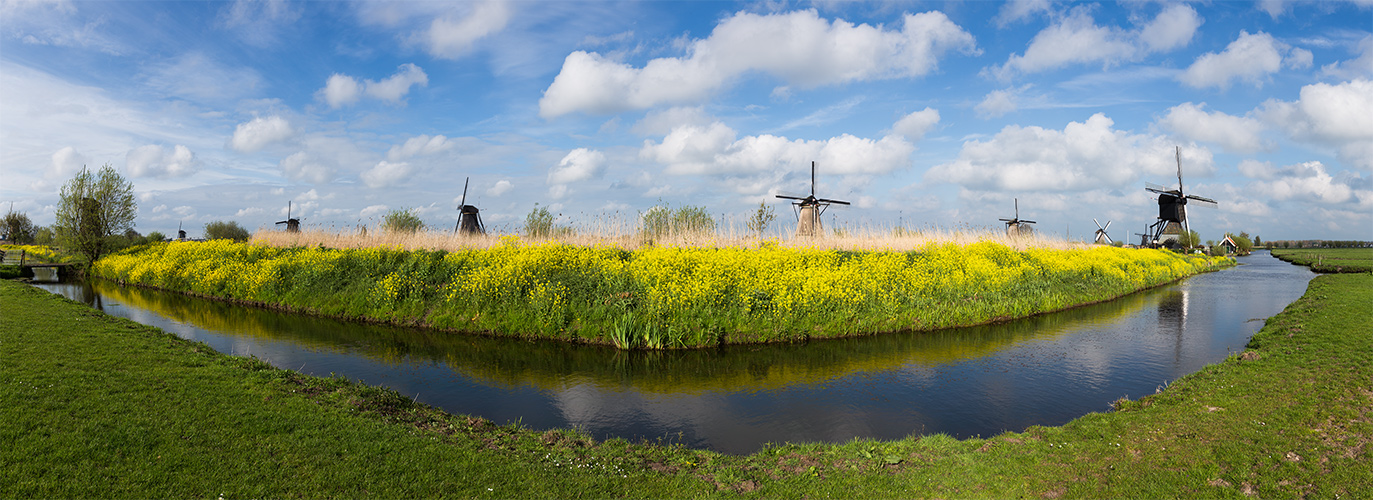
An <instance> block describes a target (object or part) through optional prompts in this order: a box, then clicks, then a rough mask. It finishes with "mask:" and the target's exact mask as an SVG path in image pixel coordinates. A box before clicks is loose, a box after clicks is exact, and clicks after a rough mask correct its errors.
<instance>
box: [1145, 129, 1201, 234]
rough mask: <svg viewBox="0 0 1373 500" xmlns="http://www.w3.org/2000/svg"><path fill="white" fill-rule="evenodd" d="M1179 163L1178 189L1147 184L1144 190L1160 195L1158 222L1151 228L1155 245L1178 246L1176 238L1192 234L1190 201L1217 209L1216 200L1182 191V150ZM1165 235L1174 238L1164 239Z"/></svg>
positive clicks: (1178, 155)
mask: <svg viewBox="0 0 1373 500" xmlns="http://www.w3.org/2000/svg"><path fill="white" fill-rule="evenodd" d="M1176 156H1177V162H1178V188H1177V189H1167V188H1164V187H1163V186H1159V185H1157V184H1152V183H1146V185H1145V187H1144V190H1145V191H1149V192H1151V193H1157V194H1158V222H1155V223H1154V224H1153V225H1151V226H1149V228H1150V229H1152V230H1153V233H1152V234H1153V236H1154V237H1153V242H1154V244H1155V245H1157V244H1160V243H1162V244H1164V245H1168V246H1177V240H1176V236H1174V235H1184V234H1191V231H1192V229H1191V226H1189V225H1188V223H1187V205H1188V203H1189V201H1190V202H1191V204H1193V205H1197V206H1202V207H1207V208H1215V207H1216V205H1217V204H1216V200H1213V199H1210V198H1204V197H1201V196H1197V195H1194V194H1187V193H1185V192H1184V191H1183V190H1182V148H1181V147H1178V148H1177V149H1176ZM1165 235H1169V236H1174V237H1173V238H1168V239H1167V240H1165V239H1164V236H1165Z"/></svg>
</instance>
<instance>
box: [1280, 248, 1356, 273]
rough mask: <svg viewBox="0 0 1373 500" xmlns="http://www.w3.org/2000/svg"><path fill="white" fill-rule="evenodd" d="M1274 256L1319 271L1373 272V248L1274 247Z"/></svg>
mask: <svg viewBox="0 0 1373 500" xmlns="http://www.w3.org/2000/svg"><path fill="white" fill-rule="evenodd" d="M1272 252H1273V256H1274V257H1277V258H1279V259H1282V260H1284V261H1287V262H1291V263H1293V264H1297V265H1302V266H1307V267H1310V268H1311V270H1312V271H1315V272H1318V273H1367V272H1373V248H1274V249H1273V250H1272Z"/></svg>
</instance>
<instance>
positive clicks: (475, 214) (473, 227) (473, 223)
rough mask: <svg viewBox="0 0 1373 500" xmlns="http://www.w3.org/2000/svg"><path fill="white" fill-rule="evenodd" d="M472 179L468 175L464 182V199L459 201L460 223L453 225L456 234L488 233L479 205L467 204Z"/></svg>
mask: <svg viewBox="0 0 1373 500" xmlns="http://www.w3.org/2000/svg"><path fill="white" fill-rule="evenodd" d="M471 180H472V178H471V177H468V178H467V180H464V181H463V182H462V201H460V202H459V203H458V225H456V226H453V233H454V234H463V235H469V234H486V226H485V225H484V224H482V218H481V211H480V210H477V207H474V206H472V205H468V204H467V184H468V182H470V181H471Z"/></svg>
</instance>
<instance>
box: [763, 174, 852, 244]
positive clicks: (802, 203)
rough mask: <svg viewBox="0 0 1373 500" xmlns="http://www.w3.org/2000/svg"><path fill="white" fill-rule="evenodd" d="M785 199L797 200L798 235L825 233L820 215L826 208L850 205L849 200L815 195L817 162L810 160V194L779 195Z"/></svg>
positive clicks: (808, 236)
mask: <svg viewBox="0 0 1373 500" xmlns="http://www.w3.org/2000/svg"><path fill="white" fill-rule="evenodd" d="M777 197H778V198H781V199H784V200H796V201H793V202H792V203H791V204H792V206H793V207H794V209H795V210H796V237H806V238H810V237H815V236H823V235H824V234H825V229H824V227H823V226H822V225H821V224H820V216H822V215H824V214H825V210H826V209H828V208H829V206H830V205H831V204H835V205H848V204H849V202H847V201H840V200H830V199H826V198H816V197H815V162H813V161H812V162H810V196H806V197H804V198H802V197H799V196H786V195H780V194H779V195H777Z"/></svg>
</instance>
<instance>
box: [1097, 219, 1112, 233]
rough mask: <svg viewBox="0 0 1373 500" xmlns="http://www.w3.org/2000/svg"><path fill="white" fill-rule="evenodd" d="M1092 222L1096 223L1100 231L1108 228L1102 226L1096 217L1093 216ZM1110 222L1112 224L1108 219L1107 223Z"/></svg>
mask: <svg viewBox="0 0 1373 500" xmlns="http://www.w3.org/2000/svg"><path fill="white" fill-rule="evenodd" d="M1092 222H1093V223H1095V224H1096V228H1097V230H1098V231H1105V230H1106V228H1104V227H1101V223H1100V222H1097V220H1096V217H1092ZM1110 224H1111V222H1110V221H1107V222H1106V225H1110Z"/></svg>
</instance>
